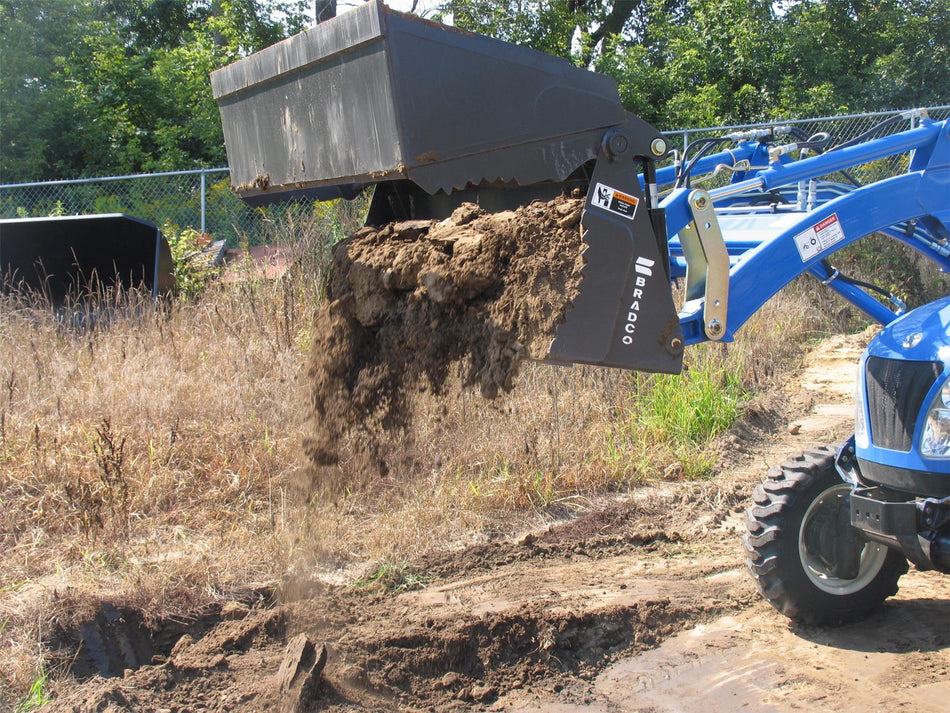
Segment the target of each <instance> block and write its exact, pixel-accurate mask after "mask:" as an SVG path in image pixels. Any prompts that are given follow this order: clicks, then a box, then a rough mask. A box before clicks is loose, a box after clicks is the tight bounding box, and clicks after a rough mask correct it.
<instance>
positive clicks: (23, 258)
mask: <svg viewBox="0 0 950 713" xmlns="http://www.w3.org/2000/svg"><path fill="white" fill-rule="evenodd" d="M172 282H173V277H172V257H171V251H170V249H169V247H168V243H167V242H166V241H165V238H164V237H163V236H162V234H161V231H160V230H159V229H158V228H157V227H156V226H154V225H152V224H151V223H147V222H145V221H143V220H139V219H137V218H132V217H129V216H127V215H119V214H109V215H88V216H66V217H54V218H21V219H10V220H0V290H2V291H3V292H4V293H8V292H20V293H36V294H40V295H43V296H45V297H46V298H47V299H48V300H49V301H50V303H51V304H52V305H54V306H59V305H62V304H63V303H66V302H70V301H73V300H82V299H83V298H85V297H88V296H93V295H95V294H98V293H99V291H100V290H101V289H103V288H105V289H112V288H121V289H131V288H144V289H145V290H147V291H148V292H150V293H151V294H152V295H153V296H156V295H158V294H159V293H162V292H166V291H168V290H170V289H171V287H172Z"/></svg>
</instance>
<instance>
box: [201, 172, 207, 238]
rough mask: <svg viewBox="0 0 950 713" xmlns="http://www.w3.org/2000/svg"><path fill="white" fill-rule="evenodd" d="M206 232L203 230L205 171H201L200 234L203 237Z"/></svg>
mask: <svg viewBox="0 0 950 713" xmlns="http://www.w3.org/2000/svg"><path fill="white" fill-rule="evenodd" d="M206 232H207V231H206V230H205V169H201V234H202V235H204V234H205V233H206Z"/></svg>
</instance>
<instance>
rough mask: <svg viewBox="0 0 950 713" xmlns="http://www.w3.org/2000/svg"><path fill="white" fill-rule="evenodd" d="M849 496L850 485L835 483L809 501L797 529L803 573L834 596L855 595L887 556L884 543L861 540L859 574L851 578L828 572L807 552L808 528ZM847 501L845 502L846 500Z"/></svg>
mask: <svg viewBox="0 0 950 713" xmlns="http://www.w3.org/2000/svg"><path fill="white" fill-rule="evenodd" d="M850 495H851V486H849V485H848V484H847V483H841V484H840V485H834V486H832V487H830V488H828V489H827V490H826V491H824V492H823V493H822V494H821V495H820V496H819V497H817V498H815V500H814V501H812V504H811V505H810V506H809V508H808V510H807V511H806V512H805V517H804V518H803V519H802V526H801V527H800V528H799V530H798V554H799V557H800V559H801V563H802V568H803V569H804V571H805V576H807V577H808V579H809V580H811V582H812V584H814V585H815V586H816V587H817V588H818V589H820V590H821V591H823V592H826V593H828V594H833V595H835V596H846V595H848V594H854V593H855V592H859V591H861V590H862V589H864V588H865V587H866V586H867V585H868V584H869V583H870V582H871V581H873V580H874V578H875V577H876V576H877V574H878V572H880V571H881V568H882V567H883V566H884V560H885V559H886V558H887V547H885V546H884V545H882V544H880V543H877V542H871V541H870V540H862V541H861V543H860V545H859V547H861V555H860V564H859V567H858V575H857V576H856V577H855V578H853V579H845V578H841V577H837V576H835V575H834V574H832V573H831V572H829V571H828V567H827V565H826V564H825V562H823V561H822V559H821V558H820V557H819V556H818V554H817V553H813V552H811V551H809V548H808V545H807V544H806V540H807V538H806V533H807V532H808V530H809V528H810V527H817V525H816V524H815V523H816V522H817V521H818V520H819V518H820V517H823V516H825V515H827V513H828V511H829V510H833V509H837V508H838V507H840V506H841V504H842V502H841V501H842V500H845V501H847V500H849V499H850ZM845 504H847V503H845Z"/></svg>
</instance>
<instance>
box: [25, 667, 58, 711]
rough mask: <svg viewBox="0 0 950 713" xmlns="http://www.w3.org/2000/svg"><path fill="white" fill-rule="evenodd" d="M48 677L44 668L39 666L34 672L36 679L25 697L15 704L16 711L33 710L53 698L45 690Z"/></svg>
mask: <svg viewBox="0 0 950 713" xmlns="http://www.w3.org/2000/svg"><path fill="white" fill-rule="evenodd" d="M48 678H49V676H48V674H47V673H46V669H45V668H43V667H42V666H41V667H40V668H39V669H38V670H37V672H36V680H35V681H34V682H33V685H32V686H30V690H29V692H28V693H27V695H26V697H25V698H24V699H23V700H21V701H20V702H19V703H18V704H17V707H16V713H28V711H34V710H36V709H37V708H40V707H41V706H45V705H46V704H47V703H49V702H51V701H52V700H53V699H52V698H51V697H50V696H49V694H48V693H47V691H46V684H47V680H48Z"/></svg>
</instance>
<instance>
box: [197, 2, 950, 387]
mask: <svg viewBox="0 0 950 713" xmlns="http://www.w3.org/2000/svg"><path fill="white" fill-rule="evenodd" d="M211 79H212V88H213V90H214V95H215V98H216V99H217V101H218V103H219V107H220V111H221V117H222V124H223V127H224V134H225V141H226V145H227V151H228V160H229V165H230V168H231V181H232V185H233V187H234V189H235V190H236V191H237V192H238V193H239V194H240V195H241V196H242V197H243V198H245V199H246V200H248V201H249V202H251V203H266V202H269V201H274V200H286V199H288V198H295V197H309V198H318V199H327V198H332V197H338V196H344V197H347V196H352V195H354V194H356V193H358V192H359V191H361V190H362V189H363V188H365V187H367V186H375V187H376V190H375V192H374V197H373V203H372V205H371V207H370V210H369V215H368V219H367V222H368V223H371V224H379V223H384V222H389V221H394V220H406V219H416V218H427V219H432V218H443V217H446V216H447V215H449V214H450V213H451V211H452V210H453V209H454V208H455V207H457V206H458V205H459V204H460V203H461V202H462V201H475V202H478V203H479V204H481V205H482V206H483V207H486V208H487V209H489V210H495V209H507V208H513V207H515V206H516V205H518V204H522V203H526V202H528V201H530V200H533V199H536V198H544V199H550V198H553V197H555V196H556V195H558V194H560V193H561V192H562V191H564V190H565V188H566V187H570V188H576V187H579V186H581V185H583V186H585V187H586V190H587V198H586V202H585V206H584V212H583V217H582V220H581V224H582V237H583V240H584V242H585V243H586V248H585V252H584V258H585V264H584V267H583V269H582V271H581V278H582V279H581V282H580V285H579V294H578V295H577V297H576V298H575V300H574V303H573V305H572V306H571V308H570V309H568V311H567V314H566V317H565V321H564V322H563V323H562V324H561V325H559V327H558V328H557V330H556V334H555V338H554V340H553V342H552V344H551V346H550V351H549V354H548V355H547V360H548V361H552V362H557V363H575V362H578V363H588V364H601V365H607V366H614V367H621V368H627V369H637V370H644V371H656V372H669V373H675V372H678V371H679V370H680V369H681V368H682V357H683V349H684V347H685V346H686V345H688V344H695V343H698V342H702V341H707V340H716V341H729V340H731V339H732V338H733V335H734V334H735V332H736V331H737V330H738V329H739V328H740V327H741V326H742V325H743V324H744V323H745V322H746V320H748V319H749V317H750V316H751V315H752V314H753V313H755V312H756V310H758V309H759V308H760V307H761V306H762V305H763V304H764V303H765V302H766V301H767V300H768V299H769V298H770V297H771V296H772V295H774V294H775V293H776V292H778V291H779V290H780V289H781V288H782V287H784V286H785V285H787V284H789V283H790V282H791V281H792V280H793V279H795V278H796V277H797V276H798V275H801V274H803V273H806V272H807V273H810V274H812V275H814V276H816V277H817V278H819V279H820V280H822V281H823V282H825V283H826V284H827V285H828V286H829V287H830V288H831V289H833V290H835V291H836V292H837V293H839V294H841V295H842V296H843V297H845V298H846V299H847V300H849V301H850V302H852V303H853V304H854V305H856V306H857V307H858V308H860V309H861V310H863V311H865V312H866V313H868V314H869V315H871V316H872V317H873V318H874V319H877V320H878V321H881V322H884V323H886V322H889V321H890V320H892V319H893V318H894V317H895V316H896V315H895V312H893V311H892V310H890V309H888V308H887V307H886V306H885V305H883V304H882V303H881V302H879V301H878V300H877V299H876V298H875V297H873V296H872V295H871V294H869V293H868V292H867V291H866V290H865V289H863V288H862V286H861V285H859V284H856V283H855V282H854V281H850V280H846V279H842V278H840V277H839V276H838V275H837V273H836V272H835V271H834V270H833V268H831V267H830V265H829V263H828V257H829V256H830V255H831V254H832V253H834V252H836V251H837V250H840V249H841V248H843V247H845V246H847V245H849V244H851V243H853V242H855V241H856V240H860V239H861V238H863V237H865V236H868V235H871V234H873V233H883V234H886V235H889V236H891V237H893V238H895V239H897V240H900V241H902V242H905V243H907V244H909V245H911V246H913V247H914V248H916V249H917V250H919V251H921V252H922V253H923V254H924V255H926V256H927V257H929V258H931V259H933V260H934V261H935V262H937V264H938V265H940V266H941V267H942V268H944V269H950V230H948V225H950V199H948V196H950V136H948V131H950V129H948V122H933V121H930V120H928V119H926V118H923V119H922V120H921V121H920V125H919V126H917V127H916V128H912V129H910V130H908V131H904V132H901V133H897V134H892V135H890V136H884V137H882V138H875V139H871V140H867V141H863V142H860V143H856V142H851V143H852V144H853V145H847V144H846V145H843V146H841V147H837V148H832V149H830V150H827V151H825V152H824V153H822V151H824V150H825V149H826V148H827V145H826V144H827V143H828V142H827V141H824V140H823V141H819V142H817V143H816V142H815V141H813V140H812V139H811V138H809V139H808V140H806V141H804V142H802V143H785V144H777V143H776V136H777V134H781V133H782V132H783V131H786V130H787V132H789V133H792V130H791V128H790V127H772V128H770V129H762V130H753V131H748V132H740V133H737V134H733V135H729V136H725V137H716V138H714V139H712V140H710V139H701V140H700V142H705V143H704V147H703V148H702V149H701V150H700V151H698V152H697V153H696V154H695V156H694V157H693V158H692V159H690V160H689V161H688V162H687V161H686V158H687V157H686V156H684V157H682V158H683V162H682V163H680V164H679V165H674V166H666V165H664V166H662V167H661V164H662V163H663V162H664V160H665V159H666V158H667V157H668V153H669V152H668V149H667V143H666V140H665V138H664V137H663V136H662V134H660V132H659V131H657V130H656V129H655V128H654V127H652V126H650V125H649V124H647V123H646V122H644V121H642V120H640V119H639V118H637V117H635V116H633V115H632V114H629V113H628V112H626V111H625V110H624V109H623V106H622V105H621V103H620V98H619V94H618V92H617V87H616V84H615V83H614V82H613V80H611V79H609V78H607V77H604V76H602V75H598V74H594V73H592V72H587V71H585V70H582V69H579V68H577V67H574V66H573V65H571V64H570V63H568V62H566V61H564V60H561V59H559V58H556V57H552V56H550V55H545V54H543V53H540V52H535V51H532V50H528V49H524V48H520V47H515V46H513V45H509V44H507V43H504V42H500V41H498V40H494V39H490V38H487V37H482V36H479V35H474V34H472V33H468V32H463V31H460V30H456V29H454V28H450V27H445V26H442V25H438V24H436V23H432V22H428V21H425V20H422V19H420V18H418V17H414V16H411V15H404V14H402V13H398V12H394V11H392V10H389V9H388V8H387V7H386V6H385V5H383V4H382V3H380V2H378V0H370V2H367V3H364V4H362V5H360V6H358V7H357V8H356V9H354V10H352V11H350V12H347V13H346V14H344V15H341V16H340V17H337V18H335V19H333V20H330V21H328V22H325V23H322V24H320V25H317V26H316V27H314V28H311V29H310V30H307V31H305V32H303V33H301V34H300V35H297V36H295V37H292V38H290V39H288V40H285V41H283V42H281V43H278V44H276V45H274V46H272V47H269V48H267V49H265V50H263V51H261V52H259V53H257V54H255V55H252V56H250V57H247V58H245V59H242V60H240V61H238V62H236V63H234V64H232V65H230V66H228V67H225V68H223V69H220V70H218V71H216V72H214V73H213V74H212V78H211ZM908 118H909V117H908ZM914 118H917V117H916V115H915V117H914ZM892 123H893V122H892ZM826 138H827V136H826ZM723 144H728V146H729V148H727V149H726V150H723V151H720V152H719V153H712V154H709V155H707V153H708V151H707V149H711V148H712V147H714V146H722V145H723ZM684 153H687V152H684ZM793 153H797V154H798V155H799V156H803V157H800V158H798V160H795V159H794V156H793ZM809 154H810V155H809ZM900 154H907V155H909V156H910V159H909V160H908V162H907V170H906V173H904V174H902V175H898V176H896V177H891V178H886V179H883V180H879V181H876V182H873V183H870V184H868V185H864V186H857V187H854V186H852V187H846V186H844V185H843V184H840V183H834V182H832V181H830V180H829V178H828V177H829V176H830V175H831V174H834V173H836V172H839V171H845V172H846V171H847V170H848V169H850V168H852V167H855V166H859V165H862V164H867V163H868V162H872V161H877V160H879V159H883V158H886V157H890V156H895V155H900ZM722 171H725V172H727V173H728V174H729V176H730V180H729V182H728V184H727V185H725V186H723V187H717V188H710V189H709V190H704V189H702V188H696V187H693V186H692V185H691V184H692V183H698V182H699V180H701V178H702V177H708V175H709V174H712V173H717V172H719V173H721V172H722ZM846 175H847V174H846ZM664 186H672V190H671V192H669V193H668V194H667V195H666V196H665V198H663V199H662V201H661V200H660V195H661V192H660V189H661V188H662V187H664ZM793 194H794V195H793ZM680 279H684V280H685V300H684V303H683V304H682V305H681V307H680V308H679V310H677V307H676V306H675V305H674V300H673V293H672V290H671V289H670V285H671V281H676V280H680ZM898 311H899V309H898Z"/></svg>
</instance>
